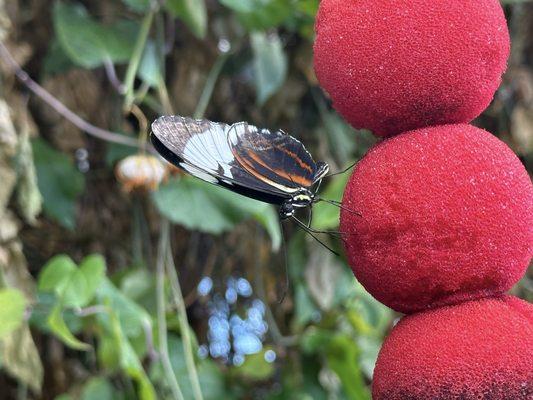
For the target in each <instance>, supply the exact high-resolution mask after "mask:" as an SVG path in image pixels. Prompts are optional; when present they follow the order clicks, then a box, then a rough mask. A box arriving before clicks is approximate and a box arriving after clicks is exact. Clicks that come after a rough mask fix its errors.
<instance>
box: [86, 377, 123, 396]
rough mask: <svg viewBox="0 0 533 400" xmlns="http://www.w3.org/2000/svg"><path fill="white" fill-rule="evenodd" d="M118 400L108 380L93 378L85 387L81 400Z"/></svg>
mask: <svg viewBox="0 0 533 400" xmlns="http://www.w3.org/2000/svg"><path fill="white" fill-rule="evenodd" d="M113 399H116V396H115V393H114V390H113V386H112V385H111V383H109V381H108V380H107V379H104V378H99V377H97V378H91V379H90V380H89V381H88V382H87V383H85V385H84V386H83V390H82V391H81V396H80V400H113Z"/></svg>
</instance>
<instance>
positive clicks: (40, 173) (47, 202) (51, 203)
mask: <svg viewBox="0 0 533 400" xmlns="http://www.w3.org/2000/svg"><path fill="white" fill-rule="evenodd" d="M32 146H33V154H34V160H35V168H36V170H37V181H38V186H39V190H40V192H41V194H42V195H43V201H44V204H43V208H44V212H45V214H46V215H47V216H48V217H50V218H52V219H54V220H55V221H57V222H58V223H60V224H61V225H63V226H64V227H65V228H68V229H74V227H75V224H76V199H77V198H78V196H79V195H80V194H81V193H82V192H83V190H84V188H85V179H84V177H83V175H82V174H81V173H80V172H79V171H78V170H76V168H75V167H74V164H73V162H72V160H71V159H70V158H69V157H68V156H66V155H65V154H63V153H61V152H59V151H56V150H54V149H53V148H52V147H50V146H49V145H48V144H47V143H46V142H45V141H44V140H42V139H36V140H34V141H33V142H32Z"/></svg>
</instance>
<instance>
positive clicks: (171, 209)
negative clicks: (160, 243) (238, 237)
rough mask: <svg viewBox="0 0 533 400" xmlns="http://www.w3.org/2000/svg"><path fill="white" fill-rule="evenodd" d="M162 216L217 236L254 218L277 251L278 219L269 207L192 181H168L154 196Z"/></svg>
mask: <svg viewBox="0 0 533 400" xmlns="http://www.w3.org/2000/svg"><path fill="white" fill-rule="evenodd" d="M153 199H154V202H155V204H156V206H157V208H158V210H159V212H160V213H161V214H163V215H164V216H165V217H167V218H168V219H169V220H170V221H172V222H174V223H176V224H180V225H183V226H185V227H186V228H188V229H196V230H199V231H202V232H207V233H212V234H220V233H222V232H225V231H229V230H231V229H233V227H234V226H235V225H236V224H238V223H239V222H241V221H243V220H244V219H246V218H254V219H256V220H257V221H258V222H259V223H261V224H262V225H263V227H264V228H265V229H266V230H267V232H268V233H269V235H270V237H271V239H272V247H273V248H274V249H278V248H279V246H280V243H281V231H280V228H279V222H278V216H277V213H276V212H275V210H274V208H273V207H272V206H270V205H268V204H265V203H262V202H260V201H256V200H253V199H249V198H246V197H243V196H240V195H237V194H235V193H232V192H230V191H228V190H226V189H223V188H219V187H216V186H214V185H210V184H208V183H205V182H202V181H200V180H199V179H196V178H193V177H189V176H187V177H183V178H182V179H179V180H176V179H174V180H171V181H169V182H168V183H167V184H165V185H163V186H161V187H160V188H159V190H158V191H157V192H155V193H154V194H153Z"/></svg>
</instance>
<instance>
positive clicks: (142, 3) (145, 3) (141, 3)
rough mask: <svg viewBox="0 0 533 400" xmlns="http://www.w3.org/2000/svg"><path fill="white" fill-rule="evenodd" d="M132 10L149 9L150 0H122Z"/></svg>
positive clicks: (143, 10) (142, 10)
mask: <svg viewBox="0 0 533 400" xmlns="http://www.w3.org/2000/svg"><path fill="white" fill-rule="evenodd" d="M122 1H123V2H124V4H126V5H127V6H128V7H129V8H131V9H132V10H133V11H137V12H145V11H148V10H149V9H150V0H122Z"/></svg>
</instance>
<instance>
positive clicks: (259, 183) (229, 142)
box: [150, 115, 342, 248]
mask: <svg viewBox="0 0 533 400" xmlns="http://www.w3.org/2000/svg"><path fill="white" fill-rule="evenodd" d="M150 139H151V142H152V144H153V146H154V148H155V149H156V150H157V151H158V153H159V154H161V156H162V157H163V158H165V159H166V160H167V161H168V162H170V163H172V164H174V165H175V166H177V167H179V168H181V169H182V170H184V171H186V172H187V173H189V174H190V175H193V176H195V177H197V178H199V179H202V180H204V181H206V182H209V183H212V184H215V185H218V186H222V187H224V188H226V189H229V190H231V191H233V192H235V193H238V194H241V195H243V196H246V197H250V198H252V199H256V200H259V201H262V202H266V203H270V204H275V205H277V206H279V216H280V218H281V219H282V220H283V219H288V218H292V219H294V220H295V221H297V222H298V224H299V225H300V226H301V227H302V228H304V229H305V230H306V231H307V232H308V233H310V234H311V235H312V234H313V233H325V232H320V231H315V230H313V229H311V227H310V223H309V224H304V223H303V222H302V221H300V220H299V219H297V218H296V217H295V213H296V211H297V210H298V209H303V208H310V207H311V206H312V205H313V204H314V203H316V202H318V201H326V202H328V203H330V204H333V205H335V206H337V207H342V206H341V205H340V203H338V202H335V201H332V200H326V199H322V198H320V197H319V196H318V195H317V191H318V188H319V187H320V183H321V181H322V179H323V178H324V177H326V176H331V175H328V172H329V166H328V164H327V163H325V162H322V161H318V162H316V161H315V160H314V159H313V157H312V156H311V154H310V153H309V152H308V151H307V149H306V148H305V146H304V145H303V144H302V143H301V142H300V141H299V140H297V139H295V138H294V137H293V136H291V135H289V134H287V133H285V132H283V131H282V130H278V131H274V132H272V131H270V130H268V129H259V128H257V127H256V126H254V125H251V124H249V123H247V122H238V123H235V124H232V125H229V124H225V123H220V122H212V121H209V120H206V119H193V118H189V117H182V116H179V115H172V116H162V117H159V118H158V119H156V120H155V121H154V122H153V123H152V134H151V135H150ZM332 175H336V174H332ZM326 233H330V232H326ZM312 236H313V237H315V236H314V235H312ZM315 239H316V237H315ZM317 240H318V239H317ZM319 241H320V240H319ZM320 243H322V242H321V241H320ZM322 244H323V243H322ZM326 247H327V246H326ZM328 248H329V247H328Z"/></svg>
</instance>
